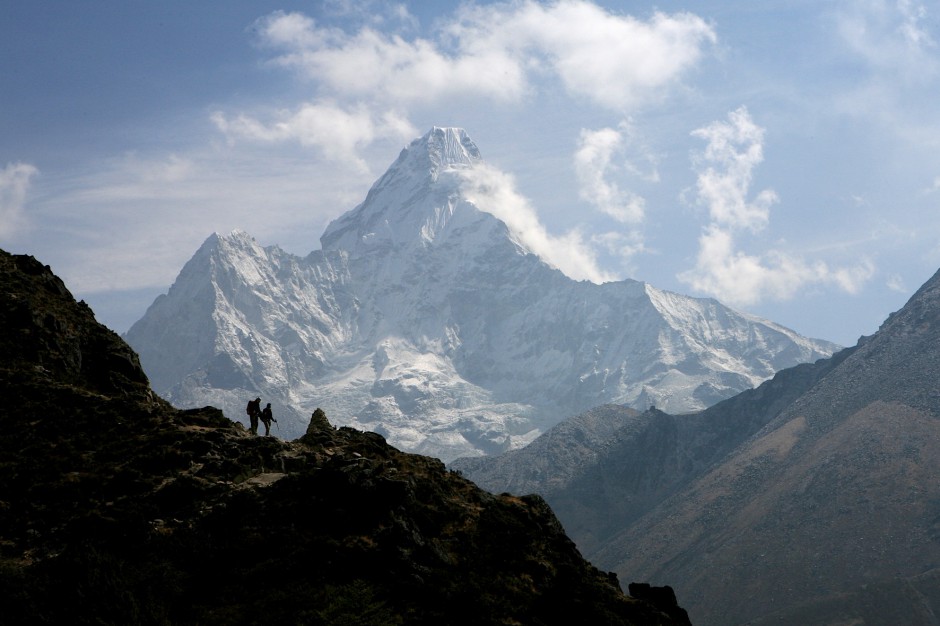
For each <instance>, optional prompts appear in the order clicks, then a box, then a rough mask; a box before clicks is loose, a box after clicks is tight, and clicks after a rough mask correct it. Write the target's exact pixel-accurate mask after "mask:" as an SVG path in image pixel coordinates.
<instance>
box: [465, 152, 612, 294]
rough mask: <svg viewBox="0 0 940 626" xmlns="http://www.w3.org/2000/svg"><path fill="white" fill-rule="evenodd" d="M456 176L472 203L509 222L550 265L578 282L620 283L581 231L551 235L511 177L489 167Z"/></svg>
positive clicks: (532, 249) (525, 241)
mask: <svg viewBox="0 0 940 626" xmlns="http://www.w3.org/2000/svg"><path fill="white" fill-rule="evenodd" d="M456 174H457V175H458V176H460V178H461V180H462V187H463V193H464V195H465V197H466V198H467V199H468V200H469V201H470V202H473V203H474V204H475V205H476V206H477V207H478V208H480V209H481V210H483V211H486V212H487V213H491V214H492V215H494V216H496V217H497V218H499V219H500V220H502V221H503V222H505V223H506V225H507V226H508V227H509V230H510V232H511V233H512V234H513V235H514V236H515V237H516V238H518V241H519V243H520V244H521V245H522V246H523V247H525V248H526V249H528V250H530V251H532V252H533V253H534V254H537V255H538V256H539V257H541V258H542V259H543V260H544V261H546V262H547V263H549V264H551V265H552V266H554V267H556V268H558V269H559V270H561V271H562V272H564V273H565V274H566V275H567V276H569V277H571V278H574V279H576V280H590V281H592V282H595V283H603V282H607V281H610V280H616V277H615V276H612V275H610V274H608V273H607V272H604V271H603V270H601V269H600V268H599V267H598V264H597V259H596V256H595V254H594V251H593V250H592V249H591V248H590V246H589V245H587V243H586V242H585V241H584V237H583V236H582V234H581V233H580V232H579V231H577V230H572V231H570V232H568V233H565V234H563V235H561V236H556V235H552V234H550V233H549V232H548V231H547V230H546V229H545V226H543V225H542V223H541V222H540V221H539V218H538V216H537V215H536V213H535V210H534V209H533V208H532V206H531V205H530V204H529V202H528V200H526V198H525V197H523V196H522V195H521V194H519V192H517V191H516V188H515V181H514V179H513V177H512V176H511V175H509V174H506V173H505V172H502V171H500V170H498V169H496V168H495V167H492V166H488V165H485V164H480V165H477V166H475V167H474V168H472V169H467V170H459V171H457V172H456Z"/></svg>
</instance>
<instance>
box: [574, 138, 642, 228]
mask: <svg viewBox="0 0 940 626" xmlns="http://www.w3.org/2000/svg"><path fill="white" fill-rule="evenodd" d="M623 150H624V138H623V135H622V134H621V133H620V131H618V130H615V129H613V128H602V129H600V130H584V129H583V130H582V131H581V138H580V144H579V146H578V149H577V151H576V152H575V155H574V164H575V173H576V174H577V177H578V183H579V185H580V196H581V199H582V200H584V201H585V202H589V203H591V204H593V205H594V206H595V207H597V208H598V209H599V210H600V211H602V212H604V213H606V214H607V215H609V216H611V217H613V218H614V219H616V220H617V221H618V222H621V223H623V224H638V223H640V222H642V221H643V217H644V214H645V208H646V207H645V204H646V203H645V201H644V200H643V198H642V197H640V196H638V195H637V194H635V193H632V192H629V191H625V190H622V189H620V187H619V186H618V185H617V183H615V182H611V181H610V178H609V177H610V174H611V170H612V169H613V168H614V166H613V165H612V163H611V161H612V159H613V158H614V157H615V156H621V155H622V154H623Z"/></svg>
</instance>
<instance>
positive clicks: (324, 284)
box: [125, 127, 838, 461]
mask: <svg viewBox="0 0 940 626" xmlns="http://www.w3.org/2000/svg"><path fill="white" fill-rule="evenodd" d="M483 164H484V161H483V159H482V157H481V155H480V151H479V149H478V148H477V146H476V145H475V144H474V143H473V141H472V140H471V139H470V137H469V136H468V134H467V133H466V132H465V131H464V130H462V129H459V128H439V127H435V128H433V129H431V130H430V131H429V132H428V133H427V134H426V135H425V136H423V137H421V138H419V139H416V140H415V141H414V142H412V143H411V144H410V145H409V146H407V147H406V148H405V149H404V150H402V152H401V154H400V155H399V157H398V159H397V160H396V161H395V162H394V163H393V164H392V165H391V166H390V167H389V169H388V170H387V171H386V172H385V174H383V175H382V176H381V177H380V178H379V179H378V180H377V181H376V182H375V184H374V185H373V186H372V188H371V189H370V190H369V192H368V194H367V195H366V198H365V199H364V200H363V202H362V203H361V204H359V205H358V206H357V207H355V208H354V209H352V210H351V211H349V212H347V213H346V214H344V215H342V216H341V217H339V218H337V219H336V220H334V221H333V222H332V223H330V224H329V226H328V227H327V228H326V230H325V232H324V233H323V235H322V237H321V238H320V244H321V249H320V250H315V251H313V252H311V253H310V254H309V255H308V256H306V257H300V256H296V255H292V254H289V253H287V252H285V251H283V250H281V249H280V248H278V247H277V246H268V247H262V246H260V245H259V244H258V243H257V242H256V241H255V240H254V239H253V238H252V237H251V236H250V235H249V234H248V233H246V232H243V231H233V232H231V233H228V234H225V235H220V234H218V233H215V234H212V235H211V236H209V237H208V239H206V241H205V242H204V243H203V245H202V246H201V247H200V248H199V250H198V251H197V252H196V253H195V254H194V255H193V257H192V258H191V259H190V260H189V262H187V263H186V265H185V266H184V267H183V269H182V270H181V272H180V274H179V276H178V277H177V279H176V281H175V282H174V284H173V285H172V286H171V287H170V289H169V290H168V292H167V293H166V294H164V295H161V296H159V297H158V298H157V299H156V300H155V301H154V303H153V304H152V305H151V306H150V308H149V309H148V310H147V312H146V313H145V315H144V316H143V317H142V318H141V319H140V320H139V321H138V322H137V323H135V324H134V325H133V326H132V327H131V329H130V330H129V331H128V332H127V333H126V335H125V339H126V340H127V341H128V343H130V345H131V346H132V347H134V349H135V350H137V352H138V353H139V354H140V358H141V363H142V365H143V367H144V369H145V371H146V372H147V374H148V376H149V377H150V379H151V384H152V386H153V388H154V389H155V390H156V391H157V392H158V393H160V394H161V395H163V396H164V397H166V398H167V399H168V400H170V401H171V402H173V403H174V404H176V405H177V406H181V407H195V406H203V405H206V404H213V405H216V406H219V407H221V408H222V409H223V410H224V411H225V413H226V414H227V415H228V416H229V417H232V418H235V419H241V420H245V419H246V417H245V415H244V406H245V404H246V403H247V401H248V400H249V399H251V398H254V397H256V396H258V395H260V396H261V397H262V398H263V399H264V402H265V403H266V402H271V403H272V407H273V408H274V412H275V416H276V417H277V418H278V420H279V426H280V428H282V429H283V430H282V431H281V432H280V434H281V435H282V436H284V437H295V436H299V435H300V434H302V433H303V431H304V428H305V425H306V421H307V420H308V419H309V415H310V413H311V412H312V411H313V410H314V409H315V408H317V407H321V408H323V409H324V410H325V411H326V412H327V414H328V415H329V417H330V420H331V421H333V422H334V423H337V424H341V425H348V426H352V427H355V428H359V429H363V430H371V431H375V432H378V433H381V434H382V435H383V436H385V437H386V438H387V439H388V440H389V442H390V443H392V444H393V445H395V446H397V447H399V448H401V449H403V450H406V451H411V452H418V453H422V454H428V455H432V456H437V457H439V458H441V459H443V460H445V461H448V460H451V459H454V458H457V457H459V456H475V455H485V454H495V453H500V452H504V451H506V450H510V449H515V448H519V447H522V446H524V445H526V444H527V443H529V442H531V441H532V440H533V439H535V437H537V436H538V435H539V434H541V433H542V432H544V431H545V430H547V429H548V428H550V427H551V426H553V425H554V424H556V423H558V422H559V421H561V420H562V419H564V418H565V417H567V416H570V415H573V414H576V413H579V412H582V411H584V410H586V409H589V408H591V407H594V406H598V405H601V404H605V403H617V404H625V405H629V406H631V407H634V408H638V409H641V410H642V409H646V408H648V407H649V406H651V405H655V406H656V407H658V408H660V409H662V410H665V411H668V412H670V413H682V412H687V411H694V410H699V409H702V408H705V407H707V406H710V405H711V404H714V403H715V402H717V401H719V400H722V399H724V398H727V397H730V396H732V395H735V394H737V393H739V392H740V391H743V390H744V389H749V388H752V387H754V386H755V385H757V384H758V383H760V382H761V381H763V380H765V379H767V378H769V377H770V376H772V375H773V374H774V373H775V372H776V371H777V370H779V369H782V368H785V367H790V366H792V365H795V364H797V363H801V362H807V361H814V360H816V359H819V358H824V357H827V356H829V355H831V354H832V352H833V351H834V350H835V349H837V348H838V346H836V345H835V344H832V343H829V342H826V341H821V340H814V339H808V338H805V337H802V336H800V335H799V334H797V333H795V332H793V331H792V330H789V329H787V328H784V327H782V326H780V325H777V324H774V323H773V322H770V321H767V320H763V319H760V318H757V317H754V316H751V315H748V314H745V313H742V312H738V311H735V310H733V309H731V308H729V307H726V306H724V305H722V304H721V303H720V302H718V301H716V300H713V299H704V298H692V297H689V296H684V295H680V294H676V293H671V292H668V291H663V290H660V289H657V288H655V287H653V286H651V285H649V284H647V283H644V282H640V281H635V280H622V281H616V282H608V283H604V284H600V285H598V284H594V283H591V282H587V281H577V280H573V279H571V278H569V277H567V276H565V275H564V274H563V273H562V272H561V271H559V270H558V269H556V268H554V267H552V266H551V265H549V264H548V263H546V262H545V261H544V260H542V259H541V258H539V256H537V255H536V254H534V253H533V252H532V251H531V250H529V249H528V248H527V247H526V246H525V244H524V243H523V242H522V239H521V238H520V237H519V236H518V234H517V233H513V232H512V231H511V230H510V228H509V227H508V226H507V225H506V223H504V222H503V221H501V220H499V219H497V218H496V217H495V216H493V215H492V214H490V213H488V212H486V211H484V210H481V209H480V208H479V207H478V206H477V205H475V204H474V203H473V202H472V201H471V200H469V199H468V195H467V193H466V192H465V180H466V174H467V173H468V172H469V171H472V170H473V169H474V168H478V167H481V166H483Z"/></svg>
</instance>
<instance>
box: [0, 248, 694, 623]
mask: <svg viewBox="0 0 940 626" xmlns="http://www.w3.org/2000/svg"><path fill="white" fill-rule="evenodd" d="M0 329H2V330H0V347H2V348H3V349H4V351H5V354H6V358H5V359H4V361H3V362H2V363H0V394H2V396H3V398H4V402H3V405H2V407H0V426H2V428H0V450H2V457H0V585H2V588H3V589H4V593H3V594H0V616H2V618H0V620H2V621H3V622H4V623H10V624H15V623H30V624H59V623H62V624H65V623H67V624H91V623H94V624H197V623H199V624H210V623H211V624H253V623H258V624H260V623H304V624H334V623H357V624H471V623H472V624H567V623H572V621H571V620H574V621H575V622H577V623H590V624H663V625H666V624H682V623H688V621H687V618H685V617H684V612H682V611H681V609H679V610H678V611H677V610H676V609H677V607H675V606H673V605H671V604H670V603H669V602H666V603H665V604H664V605H663V606H662V610H660V609H658V608H656V607H655V606H654V604H653V603H652V602H655V601H656V598H658V597H659V596H657V595H655V594H653V595H652V596H650V600H651V601H652V602H651V601H642V600H637V599H634V598H631V597H629V596H625V595H623V593H622V592H621V591H620V589H619V587H618V585H617V582H616V578H615V577H613V576H611V575H609V574H606V573H604V572H601V571H599V570H597V569H596V568H594V567H593V566H591V565H590V564H589V563H587V562H586V561H585V560H584V559H583V558H582V557H581V556H580V554H579V553H578V551H577V550H576V549H575V547H574V544H573V543H572V542H571V541H570V540H569V539H568V538H567V537H566V536H565V534H564V532H563V531H562V529H561V526H560V525H559V523H558V522H557V520H556V519H555V517H554V515H553V514H552V512H551V510H550V509H549V508H548V506H547V505H546V504H545V502H544V501H543V500H542V499H541V498H539V497H536V496H528V497H513V496H509V495H501V496H495V495H490V494H488V493H486V492H484V491H482V490H480V489H479V488H477V487H476V486H475V485H474V484H472V483H471V482H469V481H468V480H465V479H463V478H462V477H460V476H459V475H457V474H455V473H453V472H449V471H447V470H446V469H445V468H444V466H443V464H442V463H440V462H439V461H437V460H435V459H431V458H428V457H422V456H417V455H411V454H405V453H402V452H400V451H398V450H396V449H394V448H392V447H390V446H388V445H387V444H386V443H385V441H384V440H383V439H382V438H381V437H380V436H378V435H375V434H369V433H362V432H358V431H355V430H351V429H346V428H342V429H338V430H337V429H334V428H333V427H331V426H329V424H328V422H326V421H325V418H323V419H318V420H313V422H312V423H313V426H311V428H310V430H309V431H308V433H307V434H306V435H305V436H304V437H303V438H302V439H301V440H298V441H294V442H284V441H280V440H277V439H274V438H259V437H253V436H250V435H249V434H248V433H247V432H246V431H245V430H244V428H243V427H241V426H240V425H238V424H235V423H233V422H231V421H230V420H228V419H226V418H225V417H224V416H223V415H222V414H221V412H220V411H218V410H216V409H213V408H211V407H206V408H204V409H195V410H187V411H181V410H177V409H175V408H173V407H172V406H170V405H169V404H168V403H166V402H164V401H163V400H160V399H159V398H157V397H155V396H154V395H153V394H152V393H151V391H150V389H149V385H148V383H147V379H146V376H145V375H144V373H143V371H142V370H141V369H140V366H139V363H138V361H137V357H136V355H135V354H134V353H133V352H132V351H131V350H130V349H129V348H128V347H127V346H126V345H125V344H124V343H123V342H122V341H121V340H120V338H119V337H118V336H117V335H116V334H114V333H113V332H111V331H109V330H108V329H106V328H104V327H102V326H101V325H99V324H97V322H95V320H94V316H93V314H92V312H91V310H90V309H89V308H88V307H87V306H85V305H83V304H82V303H75V301H74V299H73V298H72V297H71V295H70V294H69V292H68V290H67V289H66V288H65V286H64V285H63V284H62V282H61V281H60V280H59V279H58V278H56V277H55V276H54V275H53V274H52V273H51V271H50V270H49V268H48V267H44V266H42V265H41V264H40V263H38V262H37V261H35V260H34V259H32V258H31V257H23V256H11V255H8V254H6V253H4V252H2V251H0ZM667 599H668V598H667ZM353 619H355V621H354V622H353V621H350V620H353Z"/></svg>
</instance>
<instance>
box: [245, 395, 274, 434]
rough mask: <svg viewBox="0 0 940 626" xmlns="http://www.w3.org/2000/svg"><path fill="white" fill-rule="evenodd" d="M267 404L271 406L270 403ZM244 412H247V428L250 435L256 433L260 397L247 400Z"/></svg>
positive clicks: (259, 411) (259, 415)
mask: <svg viewBox="0 0 940 626" xmlns="http://www.w3.org/2000/svg"><path fill="white" fill-rule="evenodd" d="M268 406H271V405H270V404H269V405H268ZM245 412H246V413H248V419H249V421H250V422H251V427H250V428H249V430H250V431H251V434H252V435H257V434H258V418H259V417H261V398H255V399H254V400H249V401H248V406H247V407H245Z"/></svg>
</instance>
